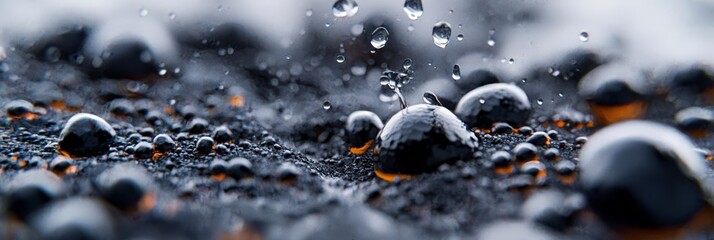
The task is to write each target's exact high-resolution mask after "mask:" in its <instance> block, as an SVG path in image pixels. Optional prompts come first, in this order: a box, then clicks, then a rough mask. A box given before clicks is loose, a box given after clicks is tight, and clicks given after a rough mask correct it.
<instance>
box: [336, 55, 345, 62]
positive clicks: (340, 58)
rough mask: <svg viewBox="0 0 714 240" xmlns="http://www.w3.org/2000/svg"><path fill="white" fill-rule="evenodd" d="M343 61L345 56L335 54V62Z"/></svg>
mask: <svg viewBox="0 0 714 240" xmlns="http://www.w3.org/2000/svg"><path fill="white" fill-rule="evenodd" d="M343 62H345V56H342V55H337V63H343Z"/></svg>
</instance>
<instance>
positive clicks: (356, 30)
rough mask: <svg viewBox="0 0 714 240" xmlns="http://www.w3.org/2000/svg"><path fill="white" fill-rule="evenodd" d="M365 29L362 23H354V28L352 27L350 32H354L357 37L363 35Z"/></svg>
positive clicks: (353, 34)
mask: <svg viewBox="0 0 714 240" xmlns="http://www.w3.org/2000/svg"><path fill="white" fill-rule="evenodd" d="M363 31H364V25H363V24H361V23H358V24H355V25H353V26H352V28H351V29H350V32H352V36H355V37H356V36H359V35H361V34H362V32H363Z"/></svg>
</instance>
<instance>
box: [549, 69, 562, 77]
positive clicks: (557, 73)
mask: <svg viewBox="0 0 714 240" xmlns="http://www.w3.org/2000/svg"><path fill="white" fill-rule="evenodd" d="M550 75H552V76H553V77H557V76H560V70H553V72H552V73H550Z"/></svg>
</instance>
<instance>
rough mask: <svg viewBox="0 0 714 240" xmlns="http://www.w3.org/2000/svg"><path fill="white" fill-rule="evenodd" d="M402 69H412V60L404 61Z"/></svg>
mask: <svg viewBox="0 0 714 240" xmlns="http://www.w3.org/2000/svg"><path fill="white" fill-rule="evenodd" d="M402 67H403V68H404V70H409V69H410V68H412V59H411V58H407V59H404V63H403V64H402Z"/></svg>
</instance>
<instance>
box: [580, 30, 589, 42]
mask: <svg viewBox="0 0 714 240" xmlns="http://www.w3.org/2000/svg"><path fill="white" fill-rule="evenodd" d="M579 38H580V41H581V42H587V41H588V40H589V39H590V34H588V32H581V33H580V35H579Z"/></svg>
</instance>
